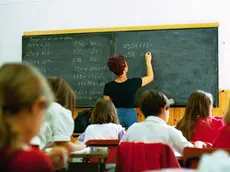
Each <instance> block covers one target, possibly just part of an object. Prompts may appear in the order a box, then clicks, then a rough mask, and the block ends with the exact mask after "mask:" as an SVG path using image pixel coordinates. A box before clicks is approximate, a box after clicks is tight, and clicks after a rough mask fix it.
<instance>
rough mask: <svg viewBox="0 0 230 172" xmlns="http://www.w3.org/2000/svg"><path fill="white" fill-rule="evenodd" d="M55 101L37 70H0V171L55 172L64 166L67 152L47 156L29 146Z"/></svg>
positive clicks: (59, 150) (14, 66)
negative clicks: (57, 167)
mask: <svg viewBox="0 0 230 172" xmlns="http://www.w3.org/2000/svg"><path fill="white" fill-rule="evenodd" d="M52 100H53V94H52V91H51V89H50V88H49V85H48V83H47V81H46V79H45V78H44V77H43V76H42V75H41V74H40V72H38V71H37V70H36V69H35V68H33V67H31V66H29V65H24V64H19V63H14V64H5V65H3V66H2V67H1V68H0V171H7V172H13V171H17V172H31V171H35V172H52V171H54V166H53V165H54V164H53V163H54V162H56V163H57V164H59V165H60V164H63V158H64V157H63V155H64V154H65V153H66V154H67V150H66V149H65V148H56V149H54V150H52V151H51V152H50V153H48V154H44V153H43V152H41V151H40V150H38V149H34V148H32V147H31V146H30V141H31V139H32V138H33V137H34V136H36V135H37V134H38V132H39V130H40V126H41V124H42V120H43V118H44V117H45V113H46V110H47V108H48V107H49V105H50V104H51V102H52ZM47 155H48V156H47ZM52 158H54V159H55V161H51V160H54V159H52Z"/></svg>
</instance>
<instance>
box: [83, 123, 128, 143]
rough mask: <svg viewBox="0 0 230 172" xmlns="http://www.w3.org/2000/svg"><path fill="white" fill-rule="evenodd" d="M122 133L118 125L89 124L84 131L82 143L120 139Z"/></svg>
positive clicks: (121, 128)
mask: <svg viewBox="0 0 230 172" xmlns="http://www.w3.org/2000/svg"><path fill="white" fill-rule="evenodd" d="M122 131H124V128H123V127H122V126H121V125H120V124H113V123H107V124H91V125H89V126H88V127H87V128H86V130H85V139H84V142H87V141H88V140H94V139H120V138H119V135H120V134H121V133H122Z"/></svg>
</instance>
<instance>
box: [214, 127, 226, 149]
mask: <svg viewBox="0 0 230 172" xmlns="http://www.w3.org/2000/svg"><path fill="white" fill-rule="evenodd" d="M213 146H214V147H215V148H230V125H225V126H224V127H222V128H221V129H220V131H219V133H218V135H217V137H216V139H215V140H214V142H213Z"/></svg>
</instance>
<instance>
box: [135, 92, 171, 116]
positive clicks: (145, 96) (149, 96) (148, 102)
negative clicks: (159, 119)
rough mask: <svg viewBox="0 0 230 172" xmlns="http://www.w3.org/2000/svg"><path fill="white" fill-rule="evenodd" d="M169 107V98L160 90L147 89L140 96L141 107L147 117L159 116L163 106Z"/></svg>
mask: <svg viewBox="0 0 230 172" xmlns="http://www.w3.org/2000/svg"><path fill="white" fill-rule="evenodd" d="M165 105H167V106H166V108H169V107H170V104H169V100H168V98H167V97H166V96H165V95H164V94H163V93H162V92H160V91H157V90H147V91H144V92H143V93H142V94H141V96H140V108H141V111H142V113H143V114H144V116H145V118H147V117H148V116H158V115H160V114H161V109H162V108H163V107H165Z"/></svg>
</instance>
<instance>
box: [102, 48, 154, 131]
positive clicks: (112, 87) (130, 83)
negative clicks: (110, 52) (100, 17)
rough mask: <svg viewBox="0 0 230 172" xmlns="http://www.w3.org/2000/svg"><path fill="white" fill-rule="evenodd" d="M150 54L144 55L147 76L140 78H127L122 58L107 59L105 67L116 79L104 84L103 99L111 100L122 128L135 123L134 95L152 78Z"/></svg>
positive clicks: (126, 66)
mask: <svg viewBox="0 0 230 172" xmlns="http://www.w3.org/2000/svg"><path fill="white" fill-rule="evenodd" d="M151 60H152V56H151V53H149V52H147V53H146V54H145V61H146V67H147V76H145V77H142V78H130V79H129V78H128V77H127V72H128V64H127V63H126V61H125V59H124V56H117V57H111V58H109V60H108V62H107V66H108V68H109V69H110V71H111V72H113V73H114V74H115V75H116V79H115V80H114V81H112V82H109V83H107V84H105V88H104V99H105V100H111V101H112V102H113V103H114V105H115V107H116V108H117V112H118V117H119V120H120V123H121V125H122V126H123V127H126V128H128V127H130V126H131V125H132V124H133V123H135V122H137V113H136V111H135V110H134V109H133V108H134V106H135V95H136V92H137V90H138V88H140V87H143V86H145V85H147V84H149V83H150V82H151V81H152V80H153V78H154V74H153V69H152V63H151Z"/></svg>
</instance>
